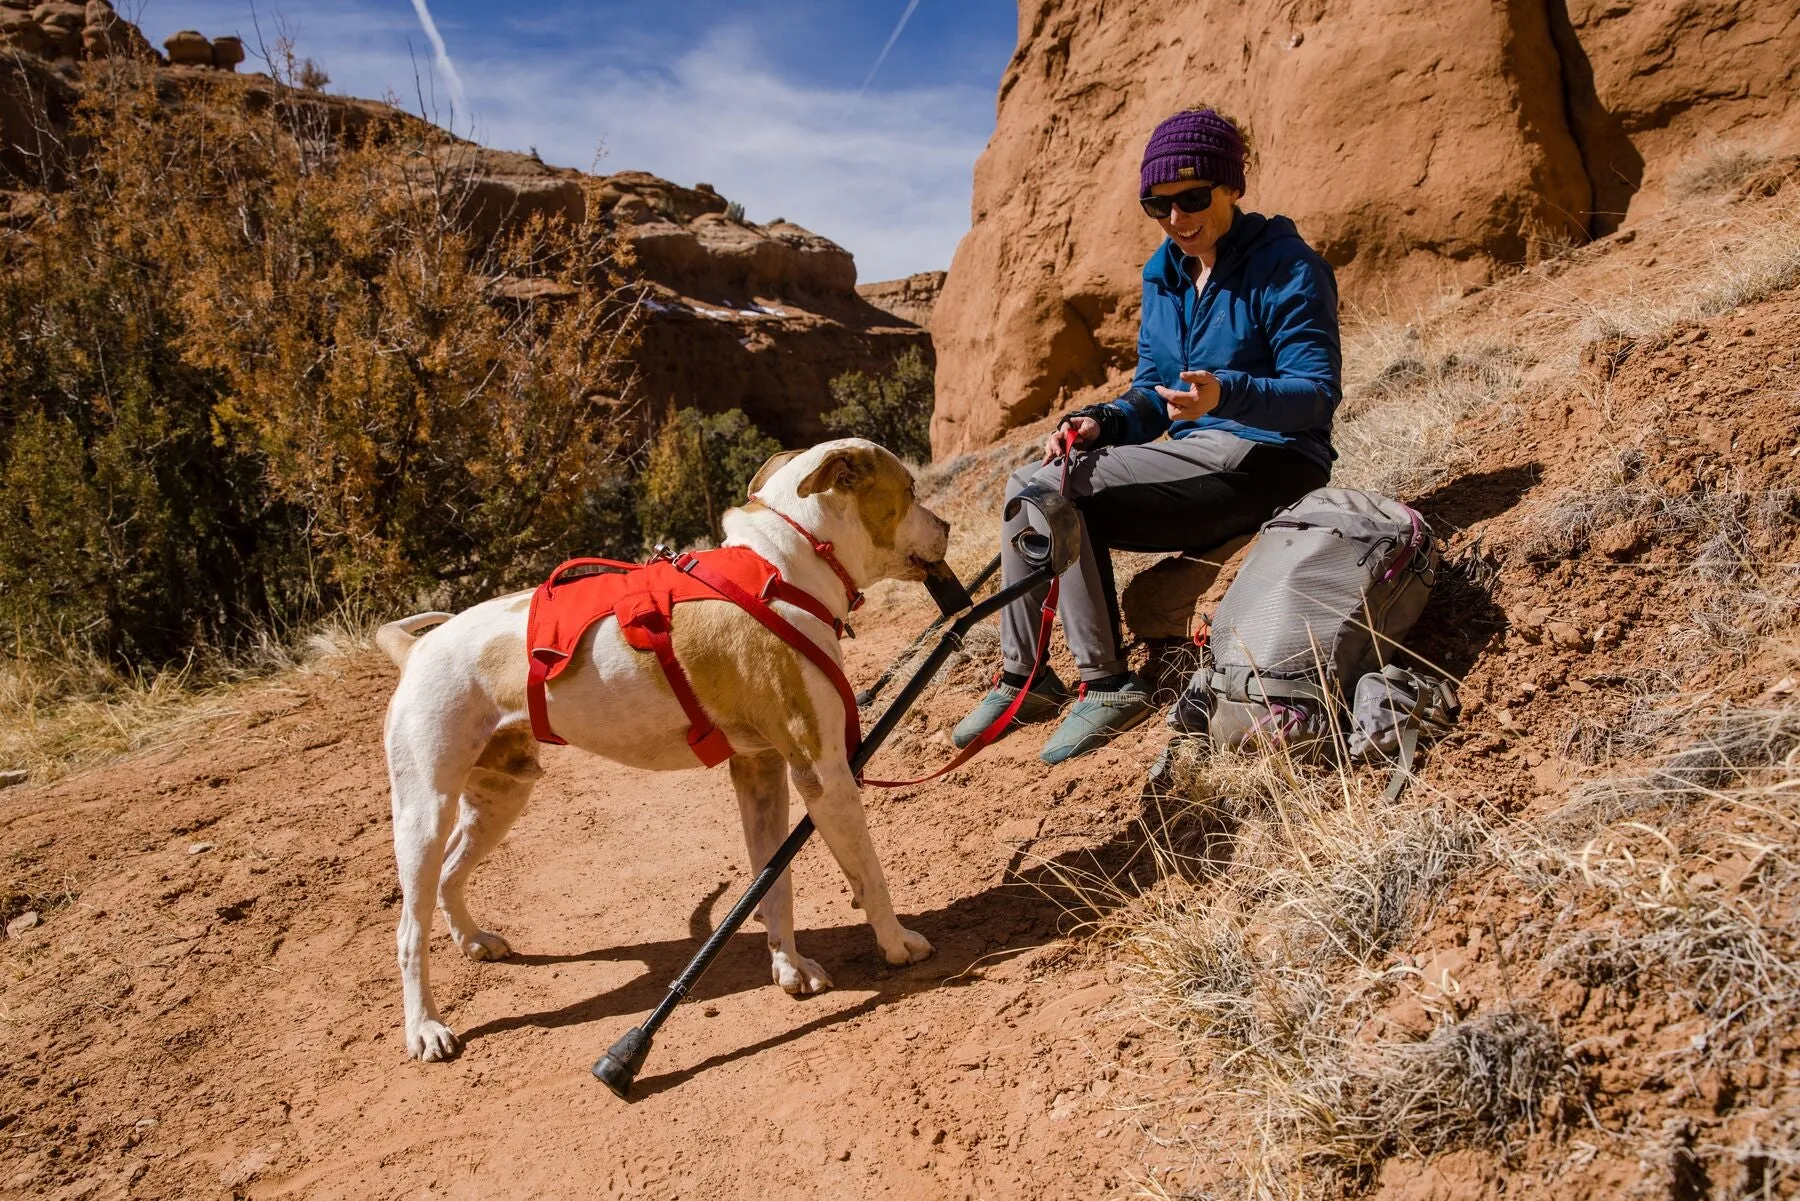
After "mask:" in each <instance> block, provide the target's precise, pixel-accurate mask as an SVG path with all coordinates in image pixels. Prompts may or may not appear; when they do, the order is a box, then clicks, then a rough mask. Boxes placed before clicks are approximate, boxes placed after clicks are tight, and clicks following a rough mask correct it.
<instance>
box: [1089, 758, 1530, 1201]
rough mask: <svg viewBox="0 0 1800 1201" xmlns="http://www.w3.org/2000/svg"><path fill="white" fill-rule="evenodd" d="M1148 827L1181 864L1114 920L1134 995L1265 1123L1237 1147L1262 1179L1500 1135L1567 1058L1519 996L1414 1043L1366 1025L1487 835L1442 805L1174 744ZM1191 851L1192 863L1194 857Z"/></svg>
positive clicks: (1212, 1151)
mask: <svg viewBox="0 0 1800 1201" xmlns="http://www.w3.org/2000/svg"><path fill="white" fill-rule="evenodd" d="M1172 785H1173V789H1174V795H1173V799H1172V800H1171V801H1170V802H1169V805H1168V807H1167V808H1166V809H1165V812H1164V813H1163V814H1162V815H1160V818H1159V820H1157V821H1156V822H1155V823H1154V824H1156V825H1157V826H1158V827H1159V830H1158V831H1157V834H1158V837H1157V839H1156V845H1157V847H1158V851H1157V853H1158V854H1159V855H1160V857H1161V858H1162V859H1163V860H1164V862H1165V864H1166V865H1167V866H1168V867H1170V868H1179V869H1184V870H1171V871H1168V872H1166V873H1165V874H1166V876H1167V879H1165V881H1164V883H1163V884H1162V885H1161V886H1160V887H1159V888H1157V889H1155V890H1153V891H1152V892H1150V893H1149V894H1147V895H1146V896H1145V897H1144V898H1142V899H1141V900H1139V901H1137V902H1135V903H1134V904H1133V905H1131V906H1129V907H1127V908H1126V909H1125V910H1123V911H1121V916H1118V917H1115V918H1113V919H1111V920H1110V923H1109V927H1108V930H1109V933H1110V936H1111V937H1112V939H1113V940H1114V941H1115V944H1116V946H1117V949H1118V951H1119V952H1120V955H1121V958H1122V959H1123V961H1124V962H1125V964H1126V965H1127V966H1128V968H1129V970H1130V971H1131V972H1132V975H1133V977H1134V981H1135V988H1136V993H1137V998H1138V1001H1139V1003H1140V1005H1141V1007H1142V1009H1143V1011H1144V1012H1146V1013H1148V1014H1150V1015H1151V1016H1153V1017H1154V1018H1155V1019H1156V1020H1157V1021H1159V1022H1160V1023H1161V1024H1162V1025H1163V1026H1164V1027H1165V1028H1166V1029H1168V1030H1169V1031H1170V1032H1171V1033H1172V1034H1174V1035H1175V1036H1176V1037H1178V1038H1180V1039H1182V1040H1183V1041H1184V1042H1186V1043H1187V1044H1188V1045H1189V1046H1190V1047H1191V1048H1192V1049H1193V1053H1194V1054H1195V1055H1197V1056H1199V1057H1200V1058H1201V1059H1203V1060H1204V1068H1203V1071H1204V1074H1205V1076H1206V1078H1209V1079H1212V1080H1214V1081H1215V1082H1216V1084H1215V1086H1216V1088H1217V1090H1218V1099H1219V1101H1220V1103H1226V1104H1230V1105H1233V1106H1236V1107H1239V1108H1240V1109H1241V1110H1242V1111H1243V1116H1244V1118H1245V1119H1246V1122H1247V1123H1248V1124H1249V1125H1250V1126H1251V1127H1252V1128H1254V1129H1255V1130H1257V1131H1258V1132H1259V1135H1258V1139H1257V1141H1256V1143H1255V1145H1254V1146H1252V1147H1251V1148H1249V1149H1248V1150H1246V1149H1245V1148H1243V1147H1236V1148H1226V1147H1207V1148H1203V1149H1201V1148H1197V1149H1196V1150H1197V1151H1199V1152H1200V1153H1201V1154H1204V1155H1205V1156H1206V1157H1208V1158H1209V1159H1210V1160H1213V1161H1214V1162H1217V1159H1216V1157H1217V1156H1219V1155H1221V1154H1224V1155H1227V1156H1228V1157H1229V1158H1228V1159H1227V1161H1226V1162H1230V1163H1231V1164H1232V1165H1233V1167H1234V1169H1236V1170H1237V1171H1238V1172H1240V1173H1241V1177H1242V1179H1244V1180H1245V1181H1248V1182H1253V1187H1251V1189H1250V1194H1251V1195H1260V1196H1270V1197H1281V1196H1290V1195H1292V1196H1300V1195H1306V1192H1307V1187H1308V1186H1307V1184H1306V1182H1307V1181H1308V1180H1312V1181H1314V1182H1315V1183H1318V1182H1319V1181H1320V1180H1321V1178H1324V1179H1329V1180H1337V1181H1339V1182H1340V1183H1342V1182H1344V1181H1346V1180H1349V1181H1360V1180H1366V1179H1367V1178H1368V1177H1369V1174H1370V1173H1371V1172H1372V1171H1373V1170H1374V1168H1375V1167H1376V1166H1377V1165H1378V1164H1379V1162H1380V1161H1381V1160H1382V1159H1384V1158H1386V1157H1388V1156H1391V1155H1394V1154H1399V1153H1409V1154H1430V1153H1432V1152H1435V1151H1437V1150H1441V1149H1443V1148H1446V1147H1450V1146H1455V1145H1463V1144H1479V1145H1488V1146H1499V1147H1504V1146H1505V1145H1506V1144H1507V1140H1508V1138H1509V1137H1510V1134H1509V1132H1510V1131H1511V1130H1512V1129H1513V1128H1514V1127H1515V1126H1516V1125H1517V1124H1518V1123H1520V1122H1525V1123H1527V1124H1529V1123H1531V1122H1532V1121H1535V1119H1536V1115H1537V1113H1538V1111H1539V1108H1540V1106H1541V1104H1542V1102H1543V1101H1544V1099H1545V1098H1546V1097H1547V1096H1549V1095H1550V1094H1551V1093H1552V1092H1554V1091H1555V1089H1556V1088H1557V1087H1559V1084H1558V1082H1559V1080H1560V1079H1561V1077H1562V1073H1563V1071H1564V1067H1563V1057H1562V1050H1561V1041H1560V1039H1559V1037H1558V1036H1557V1034H1556V1032H1555V1031H1554V1030H1553V1029H1552V1028H1551V1027H1549V1026H1547V1025H1546V1024H1545V1023H1544V1022H1543V1021H1542V1020H1541V1019H1539V1018H1537V1017H1535V1016H1534V1015H1531V1014H1529V1013H1527V1012H1524V1011H1514V1010H1505V1011H1494V1012H1490V1013H1486V1014H1483V1015H1481V1016H1480V1017H1478V1018H1476V1019H1472V1020H1470V1021H1467V1022H1464V1021H1458V1020H1455V1018H1454V1017H1453V1016H1451V1015H1446V1020H1445V1021H1444V1023H1443V1024H1442V1025H1441V1026H1440V1027H1439V1028H1438V1029H1437V1030H1436V1031H1435V1032H1434V1033H1433V1034H1432V1035H1431V1037H1429V1038H1428V1039H1425V1040H1423V1041H1419V1042H1393V1041H1385V1040H1377V1041H1374V1042H1367V1041H1363V1040H1362V1039H1361V1038H1359V1033H1360V1032H1361V1031H1362V1030H1363V1028H1364V1027H1365V1025H1366V1023H1367V1022H1368V1021H1369V1020H1370V1019H1371V1017H1372V1016H1374V1014H1375V1013H1376V1011H1377V1010H1378V1009H1379V1007H1380V1006H1381V1005H1382V1004H1383V1003H1384V1002H1385V1001H1387V1000H1390V999H1392V997H1393V996H1394V995H1396V993H1397V991H1398V990H1399V989H1400V988H1402V987H1403V985H1404V982H1405V981H1406V980H1407V979H1408V977H1409V975H1416V971H1415V969H1413V968H1411V967H1410V966H1409V965H1408V964H1407V963H1406V962H1405V961H1403V960H1397V959H1396V958H1395V957H1394V956H1393V955H1392V951H1393V950H1394V948H1396V947H1397V946H1399V945H1401V944H1403V943H1404V941H1405V940H1406V938H1407V937H1408V936H1409V935H1410V934H1411V933H1412V932H1413V931H1414V930H1415V929H1417V928H1418V927H1419V926H1420V925H1421V924H1422V923H1423V922H1425V921H1426V920H1428V919H1429V917H1430V915H1431V914H1432V912H1433V910H1434V909H1435V907H1436V906H1437V905H1438V903H1439V902H1440V901H1441V899H1442V898H1443V897H1444V895H1445V894H1446V892H1447V891H1448V889H1449V888H1450V887H1451V886H1452V885H1453V883H1454V882H1455V881H1456V880H1457V879H1458V878H1459V876H1460V875H1461V874H1462V873H1464V872H1467V871H1470V870H1472V869H1474V868H1476V867H1478V866H1480V865H1483V864H1487V863H1491V859H1489V858H1487V857H1486V851H1485V847H1486V845H1487V842H1488V840H1489V837H1490V836H1489V833H1488V832H1487V831H1486V829H1485V827H1484V826H1483V825H1482V823H1480V822H1479V821H1477V820H1476V819H1474V818H1473V817H1472V816H1470V815H1467V814H1464V813H1461V812H1459V811H1457V810H1456V809H1454V808H1452V807H1449V806H1442V807H1440V806H1437V805H1432V804H1426V803H1415V804H1410V805H1404V806H1393V805H1388V804H1385V803H1383V802H1381V801H1380V800H1379V798H1378V797H1377V796H1376V788H1375V780H1374V778H1373V777H1365V776H1361V775H1347V774H1340V773H1335V772H1330V771H1316V770H1312V769H1309V768H1305V767H1302V766H1300V765H1297V764H1294V763H1291V762H1289V761H1287V760H1285V759H1284V758H1282V757H1281V756H1277V755H1270V756H1262V757H1256V758H1240V757H1236V756H1222V755H1221V756H1207V755H1206V754H1205V753H1204V752H1202V751H1200V750H1199V749H1198V744H1189V745H1188V747H1187V748H1186V749H1183V750H1180V751H1178V752H1177V754H1176V758H1175V763H1174V765H1173V770H1172ZM1196 868H1198V870H1196Z"/></svg>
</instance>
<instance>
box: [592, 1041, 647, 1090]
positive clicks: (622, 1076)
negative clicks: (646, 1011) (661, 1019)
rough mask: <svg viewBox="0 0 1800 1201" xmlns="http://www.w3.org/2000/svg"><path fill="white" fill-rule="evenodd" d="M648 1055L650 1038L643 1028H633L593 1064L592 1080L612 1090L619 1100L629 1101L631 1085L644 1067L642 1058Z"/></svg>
mask: <svg viewBox="0 0 1800 1201" xmlns="http://www.w3.org/2000/svg"><path fill="white" fill-rule="evenodd" d="M649 1053H650V1036H649V1035H648V1034H645V1033H644V1030H643V1027H641V1026H633V1027H632V1028H631V1029H629V1030H627V1031H626V1032H625V1036H624V1037H623V1038H621V1039H620V1040H619V1041H618V1042H616V1043H614V1044H613V1045H612V1046H610V1047H608V1048H607V1050H606V1054H604V1055H602V1056H601V1057H600V1059H599V1060H598V1062H596V1063H595V1064H594V1078H595V1079H597V1080H599V1081H600V1083H602V1084H604V1085H605V1086H606V1087H607V1088H610V1089H612V1090H613V1092H614V1093H615V1094H617V1095H618V1097H619V1099H620V1100H623V1101H629V1100H631V1095H630V1094H631V1083H632V1081H634V1080H636V1079H637V1074H638V1070H639V1069H641V1068H642V1067H643V1066H644V1057H645V1056H646V1055H648V1054H649Z"/></svg>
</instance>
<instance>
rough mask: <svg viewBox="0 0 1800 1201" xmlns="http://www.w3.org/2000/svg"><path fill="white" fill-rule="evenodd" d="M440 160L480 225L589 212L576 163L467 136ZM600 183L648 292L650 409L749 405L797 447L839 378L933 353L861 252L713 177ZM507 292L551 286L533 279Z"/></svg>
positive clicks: (816, 430)
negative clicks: (755, 206) (739, 202)
mask: <svg viewBox="0 0 1800 1201" xmlns="http://www.w3.org/2000/svg"><path fill="white" fill-rule="evenodd" d="M442 166H443V167H444V168H445V169H444V170H443V171H442V172H441V173H442V175H443V176H444V177H445V178H448V179H450V180H452V181H454V182H453V184H452V186H454V187H456V188H457V189H458V193H459V196H460V203H461V205H462V217H463V220H464V222H465V223H466V224H467V225H468V226H469V228H471V229H473V230H474V231H475V232H476V234H477V235H478V236H481V237H488V236H492V235H493V234H494V233H495V232H497V231H499V230H500V229H503V228H505V227H508V226H511V225H513V224H515V223H518V222H522V221H525V220H528V219H529V218H530V217H531V216H532V214H534V213H543V214H544V215H545V216H547V217H562V218H564V219H567V220H570V221H580V220H582V219H583V218H584V216H585V215H586V205H587V197H588V194H589V193H588V190H587V189H584V187H583V176H582V174H581V172H579V171H575V170H573V169H570V168H566V167H552V166H549V165H547V164H545V163H544V162H542V161H541V160H539V159H537V158H535V157H533V156H530V155H523V154H514V153H510V152H507V151H498V150H486V149H483V148H481V147H475V146H467V145H460V144H459V145H456V146H454V147H451V148H449V149H448V150H447V151H446V152H445V157H444V160H443V163H442ZM599 184H600V186H599V188H598V189H597V190H596V192H595V195H596V199H597V201H598V203H599V205H600V206H601V210H602V212H604V213H605V215H606V217H607V218H608V220H609V221H611V222H612V224H613V225H614V227H615V228H617V230H618V231H619V233H620V234H621V235H622V236H623V238H624V240H625V241H626V242H627V243H629V244H630V246H631V250H632V255H633V259H634V262H635V267H636V270H637V271H638V272H639V274H640V275H641V276H642V277H643V278H644V280H645V281H646V283H647V284H648V285H649V289H650V291H649V295H648V300H647V308H648V314H647V318H646V321H645V323H644V329H643V341H642V345H641V347H640V350H639V354H638V366H639V386H640V395H641V396H642V398H643V400H644V401H645V402H646V404H647V406H648V408H649V409H650V410H651V411H652V412H655V411H659V410H666V409H668V408H670V407H679V408H689V407H692V408H698V409H701V410H703V411H706V412H722V411H724V410H726V409H734V408H735V409H742V410H743V411H744V412H745V413H746V414H747V415H748V416H749V417H750V419H751V420H752V421H754V422H755V423H756V424H757V426H758V427H760V428H761V429H762V430H763V431H764V432H765V433H768V434H770V435H771V436H773V437H775V438H777V439H779V440H781V441H782V442H784V443H786V444H788V445H800V444H803V443H805V442H808V441H812V440H816V439H818V438H819V437H821V436H823V434H824V433H825V429H824V426H823V425H822V424H821V422H820V420H819V418H820V415H821V414H822V413H824V412H825V411H826V410H828V409H831V408H834V407H836V402H835V401H833V400H832V398H831V389H830V383H831V381H832V380H833V379H834V378H836V377H837V376H839V375H842V374H844V373H845V372H848V371H871V370H875V371H879V370H883V369H885V368H886V367H887V366H888V364H890V363H891V362H892V361H893V360H894V359H896V358H898V357H899V356H900V355H901V354H902V353H903V352H904V351H905V350H907V349H908V348H909V347H914V346H917V347H919V348H920V349H921V350H923V351H924V352H925V353H926V354H927V355H928V356H929V355H930V353H931V339H930V336H929V335H928V334H926V332H925V331H924V330H923V329H922V328H920V327H919V326H918V325H916V324H915V323H913V322H910V321H907V320H905V319H903V318H901V317H898V316H896V315H895V314H893V313H891V312H888V311H884V310H883V309H882V308H880V307H877V306H876V305H873V304H870V303H869V302H868V301H867V300H865V299H864V298H863V297H862V296H860V295H858V290H857V287H856V263H855V260H853V259H852V258H851V257H850V253H849V252H848V251H846V250H845V249H844V248H843V247H841V246H839V245H837V244H836V243H835V242H832V241H830V240H829V239H827V238H822V237H820V236H819V235H817V234H815V233H812V232H810V231H808V230H806V229H802V228H801V227H800V226H798V225H795V224H793V223H791V222H787V221H775V222H771V223H769V224H767V225H753V224H750V223H748V222H745V221H741V220H738V219H736V218H734V217H733V216H731V215H730V214H731V205H730V202H729V201H728V200H727V199H726V198H725V197H724V196H721V195H720V194H719V193H718V191H717V190H716V189H714V188H713V187H712V186H711V185H709V184H704V183H701V184H696V185H695V186H693V187H691V188H688V187H682V186H681V185H679V184H675V183H671V182H669V181H668V180H666V179H659V178H658V177H656V176H654V175H650V174H648V173H646V172H643V171H621V172H619V173H618V174H615V175H608V176H604V177H602V178H601V179H600V181H599ZM504 290H505V292H506V294H507V295H509V296H512V297H514V298H515V299H526V298H535V299H544V298H546V296H547V294H546V293H544V292H543V290H542V289H540V288H537V287H535V286H534V285H533V283H532V281H527V280H520V281H509V282H508V283H506V284H505V285H504Z"/></svg>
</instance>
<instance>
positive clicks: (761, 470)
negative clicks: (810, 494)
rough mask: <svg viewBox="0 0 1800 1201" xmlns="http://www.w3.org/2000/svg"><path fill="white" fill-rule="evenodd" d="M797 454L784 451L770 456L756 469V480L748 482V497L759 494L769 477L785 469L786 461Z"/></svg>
mask: <svg viewBox="0 0 1800 1201" xmlns="http://www.w3.org/2000/svg"><path fill="white" fill-rule="evenodd" d="M799 453H800V452H799V451H797V450H784V451H782V452H781V453H780V454H774V455H770V456H769V457H768V460H767V461H766V462H764V463H763V465H762V466H761V467H758V468H757V469H756V478H755V479H753V480H751V481H750V492H749V495H751V496H755V495H756V494H757V493H758V492H761V491H762V486H763V485H764V484H766V483H768V482H769V477H770V476H772V475H774V474H775V473H776V472H777V471H780V470H781V469H782V468H783V467H786V466H787V464H788V460H789V459H792V458H793V457H794V456H795V455H797V454H799ZM802 495H804V494H802Z"/></svg>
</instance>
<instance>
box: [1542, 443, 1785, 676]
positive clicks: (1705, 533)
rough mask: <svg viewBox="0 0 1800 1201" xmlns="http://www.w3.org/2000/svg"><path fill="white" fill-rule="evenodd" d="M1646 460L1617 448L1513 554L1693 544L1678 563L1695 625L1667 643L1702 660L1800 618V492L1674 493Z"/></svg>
mask: <svg viewBox="0 0 1800 1201" xmlns="http://www.w3.org/2000/svg"><path fill="white" fill-rule="evenodd" d="M1648 466H1649V463H1648V461H1647V457H1646V455H1645V454H1644V452H1643V451H1641V450H1638V449H1636V448H1626V449H1622V450H1619V451H1617V452H1615V453H1614V454H1613V455H1612V456H1610V457H1609V458H1608V459H1606V460H1604V461H1603V462H1602V463H1601V464H1599V465H1598V466H1597V468H1596V469H1595V470H1594V471H1593V472H1592V473H1591V474H1590V475H1589V476H1588V478H1587V479H1585V480H1583V481H1582V482H1581V483H1579V484H1577V485H1575V486H1573V487H1571V488H1569V489H1567V490H1565V491H1564V492H1563V493H1562V494H1561V495H1559V496H1557V497H1555V498H1554V499H1553V500H1551V501H1550V502H1549V503H1548V504H1547V505H1546V506H1545V507H1544V508H1542V509H1541V510H1540V511H1539V512H1538V513H1537V515H1536V516H1535V517H1534V518H1533V520H1532V522H1531V528H1530V533H1529V534H1528V536H1527V537H1526V538H1525V539H1524V540H1522V541H1521V542H1520V544H1519V545H1518V547H1517V549H1516V552H1515V553H1516V554H1518V555H1519V556H1521V557H1523V558H1527V559H1534V560H1540V561H1542V560H1551V559H1565V558H1573V557H1576V556H1579V555H1582V554H1584V553H1587V552H1588V551H1590V550H1592V549H1594V548H1596V547H1604V546H1606V545H1609V544H1610V545H1612V546H1616V547H1639V548H1641V547H1648V546H1653V545H1655V546H1664V545H1676V546H1683V547H1689V548H1692V550H1691V552H1689V557H1688V558H1687V559H1686V561H1685V562H1682V563H1677V564H1672V565H1670V566H1673V567H1674V568H1675V569H1676V570H1678V571H1679V572H1680V573H1681V575H1682V577H1683V579H1684V584H1685V587H1686V590H1687V593H1688V601H1689V613H1690V620H1691V625H1690V626H1689V628H1688V629H1687V630H1686V631H1682V632H1679V633H1678V636H1677V633H1676V632H1672V639H1671V643H1670V647H1669V649H1670V650H1671V651H1673V652H1676V654H1675V656H1674V657H1678V658H1679V659H1680V660H1681V661H1683V662H1688V663H1690V664H1692V665H1693V666H1696V667H1697V666H1699V665H1701V664H1702V663H1712V662H1727V663H1738V662H1741V661H1743V659H1744V658H1745V657H1746V656H1748V655H1749V654H1750V653H1752V652H1753V651H1754V649H1755V648H1756V647H1757V646H1759V645H1760V644H1761V643H1762V641H1763V640H1764V639H1765V638H1767V637H1769V636H1770V635H1771V634H1774V633H1777V632H1778V631H1781V630H1783V629H1786V628H1788V627H1789V626H1791V625H1793V624H1794V623H1795V621H1796V620H1800V565H1796V564H1795V563H1794V562H1792V561H1791V555H1792V549H1793V546H1794V545H1795V542H1796V537H1797V536H1800V493H1796V492H1795V490H1793V489H1791V488H1760V489H1753V488H1742V487H1732V486H1728V485H1727V486H1720V485H1716V484H1702V485H1699V486H1697V487H1695V488H1694V489H1693V490H1692V491H1688V492H1679V493H1678V492H1672V491H1670V490H1669V489H1668V488H1666V487H1665V486H1663V485H1662V484H1660V483H1658V482H1657V481H1656V480H1654V479H1653V478H1651V476H1650V475H1649V474H1648V473H1647V468H1648ZM1630 553H1632V554H1635V553H1636V551H1635V550H1634V551H1631V552H1630Z"/></svg>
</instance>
